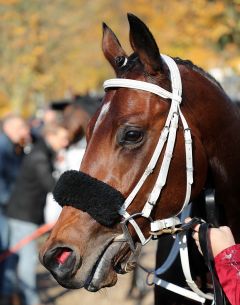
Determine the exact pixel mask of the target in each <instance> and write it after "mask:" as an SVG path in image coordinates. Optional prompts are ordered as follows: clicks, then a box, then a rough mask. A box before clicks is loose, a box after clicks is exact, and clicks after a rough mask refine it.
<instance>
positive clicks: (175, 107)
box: [103, 55, 193, 245]
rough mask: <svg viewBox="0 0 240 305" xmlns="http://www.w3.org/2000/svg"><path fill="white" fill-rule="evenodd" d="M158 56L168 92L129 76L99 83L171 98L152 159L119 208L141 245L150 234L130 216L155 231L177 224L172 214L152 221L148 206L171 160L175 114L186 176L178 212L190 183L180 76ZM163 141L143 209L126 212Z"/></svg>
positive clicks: (187, 197)
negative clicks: (180, 131)
mask: <svg viewBox="0 0 240 305" xmlns="http://www.w3.org/2000/svg"><path fill="white" fill-rule="evenodd" d="M162 58H163V59H164V61H165V62H166V64H167V66H168V68H169V70H170V78H171V85H172V92H169V91H167V90H165V89H164V88H161V87H160V86H157V85H155V84H151V83H147V82H143V81H138V80H133V79H123V78H114V79H109V80H106V81H105V82H104V84H103V87H104V89H107V88H118V87H124V88H131V89H138V90H144V91H149V92H152V93H154V94H156V95H158V96H160V97H162V98H165V99H171V106H170V110H169V113H168V116H167V120H166V123H165V126H164V128H163V130H162V132H161V134H160V137H159V140H158V143H157V146H156V148H155V151H154V152H153V155H152V158H151V160H150V162H149V164H148V166H147V168H146V169H145V171H144V173H143V175H142V177H141V178H140V180H139V181H138V183H137V184H136V186H135V187H134V189H133V190H132V191H131V193H130V194H129V196H128V197H127V198H126V200H125V202H124V204H123V206H122V208H121V211H120V213H121V215H122V216H123V217H124V219H125V222H130V223H131V224H132V226H133V227H134V229H135V231H136V233H137V235H138V237H139V239H140V241H141V243H142V245H144V244H146V243H147V242H148V241H149V239H150V238H151V237H150V238H147V239H146V238H145V237H144V235H143V233H142V231H141V229H140V228H139V226H138V224H137V223H136V221H135V220H134V217H137V216H142V217H145V218H148V219H149V220H150V222H151V231H152V232H155V231H159V230H161V229H164V228H167V227H171V226H175V225H176V224H179V222H180V221H179V218H178V217H176V215H174V216H173V217H171V218H168V219H162V220H155V221H152V220H151V218H150V215H151V212H152V209H153V207H154V206H155V205H156V203H157V201H158V199H159V197H160V195H161V191H162V189H163V187H164V185H165V183H166V179H167V176H168V171H169V166H170V162H171V159H172V154H173V150H174V145H175V141H176V133H177V128H178V120H179V117H180V119H181V121H182V125H183V128H184V138H185V152H186V177H187V181H186V185H187V186H186V195H185V200H184V202H183V205H182V208H181V210H180V211H179V213H181V211H182V210H183V209H184V208H185V207H186V205H187V204H188V203H189V200H190V196H191V185H192V183H193V162H192V138H191V131H190V129H189V127H188V124H187V121H186V119H185V117H184V115H183V114H182V112H181V109H180V104H181V101H182V82H181V75H180V72H179V69H178V66H177V64H176V63H175V61H174V60H173V59H172V58H171V57H169V56H166V55H162ZM166 142H167V143H166ZM165 143H166V150H165V153H164V157H163V161H162V164H161V168H160V171H159V174H158V178H157V180H156V182H155V185H154V187H153V189H152V192H151V194H150V195H149V197H148V200H147V202H146V203H145V205H144V208H143V210H142V211H141V212H140V213H136V214H134V215H130V214H129V213H128V212H127V208H128V207H129V206H130V204H131V203H132V201H133V200H134V198H135V196H136V195H137V193H138V192H139V190H140V188H141V187H142V185H143V184H144V182H145V180H146V179H147V177H148V176H149V175H150V174H151V173H152V172H153V171H154V169H155V167H156V164H157V162H158V160H159V157H160V155H161V152H162V150H163V147H164V144H165ZM179 213H178V214H179ZM178 214H177V215H178Z"/></svg>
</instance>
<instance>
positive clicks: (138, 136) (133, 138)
mask: <svg viewBox="0 0 240 305" xmlns="http://www.w3.org/2000/svg"><path fill="white" fill-rule="evenodd" d="M142 138H143V132H142V131H140V130H129V131H127V132H126V133H125V135H124V140H125V141H126V142H139V141H141V140H142Z"/></svg>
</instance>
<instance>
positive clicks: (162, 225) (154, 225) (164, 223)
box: [151, 217, 181, 232]
mask: <svg viewBox="0 0 240 305" xmlns="http://www.w3.org/2000/svg"><path fill="white" fill-rule="evenodd" d="M180 223H181V221H180V219H179V218H178V217H170V218H165V219H161V220H155V221H153V222H151V231H152V232H157V231H161V230H163V229H167V228H171V227H175V226H176V225H179V224H180Z"/></svg>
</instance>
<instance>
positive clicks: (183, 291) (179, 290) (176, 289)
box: [153, 277, 206, 304]
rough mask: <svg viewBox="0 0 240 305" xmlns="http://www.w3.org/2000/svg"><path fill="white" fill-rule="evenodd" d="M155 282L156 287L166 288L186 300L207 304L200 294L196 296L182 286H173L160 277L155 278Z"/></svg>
mask: <svg viewBox="0 0 240 305" xmlns="http://www.w3.org/2000/svg"><path fill="white" fill-rule="evenodd" d="M153 282H154V284H155V285H158V286H161V287H163V288H166V289H168V290H170V291H172V292H174V293H177V294H180V295H182V296H184V297H186V298H189V299H192V300H194V301H197V302H200V303H202V304H204V303H205V301H206V300H205V298H203V297H201V296H199V295H198V294H196V293H195V292H193V291H190V290H188V289H186V288H182V287H180V286H177V285H175V284H172V283H169V282H167V281H164V280H162V279H160V278H158V277H154V278H153Z"/></svg>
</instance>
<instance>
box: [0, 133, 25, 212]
mask: <svg viewBox="0 0 240 305" xmlns="http://www.w3.org/2000/svg"><path fill="white" fill-rule="evenodd" d="M23 156H24V153H23V151H22V150H17V149H16V145H15V144H14V143H12V142H11V140H10V139H9V138H8V137H7V136H6V134H4V133H1V134H0V207H3V206H5V205H6V204H7V201H8V199H9V197H10V194H11V192H12V189H13V186H14V183H15V180H16V177H17V175H18V173H19V169H20V165H21V163H22V159H23Z"/></svg>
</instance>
